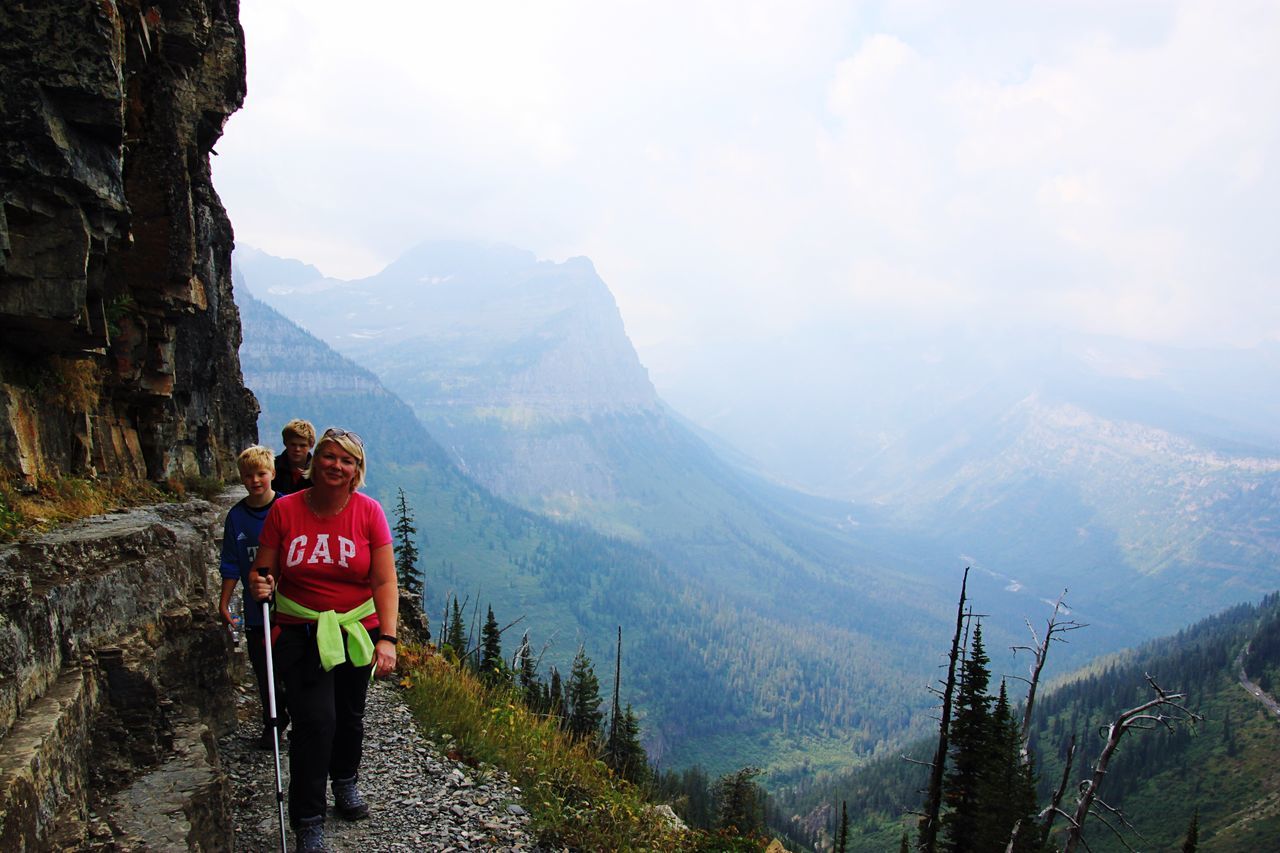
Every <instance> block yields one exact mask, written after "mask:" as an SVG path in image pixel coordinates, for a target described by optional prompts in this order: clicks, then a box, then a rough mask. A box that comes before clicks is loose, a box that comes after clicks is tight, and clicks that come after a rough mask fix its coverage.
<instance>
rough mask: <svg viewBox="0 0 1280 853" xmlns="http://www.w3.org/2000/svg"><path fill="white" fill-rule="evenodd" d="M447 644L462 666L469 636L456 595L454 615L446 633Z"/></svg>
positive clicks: (451, 615) (454, 598)
mask: <svg viewBox="0 0 1280 853" xmlns="http://www.w3.org/2000/svg"><path fill="white" fill-rule="evenodd" d="M445 644H446V645H448V646H449V648H451V649H452V650H453V654H454V656H455V657H456V658H457V659H458V663H459V664H461V663H462V662H463V658H464V656H465V655H466V653H467V634H466V627H465V625H464V623H463V621H462V605H460V604H459V603H458V597H457V596H456V595H455V596H454V597H453V613H452V614H450V616H449V628H448V630H447V631H446V632H445Z"/></svg>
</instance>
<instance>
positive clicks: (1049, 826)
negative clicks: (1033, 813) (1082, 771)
mask: <svg viewBox="0 0 1280 853" xmlns="http://www.w3.org/2000/svg"><path fill="white" fill-rule="evenodd" d="M1075 761H1076V736H1075V735H1074V734H1073V735H1071V739H1070V740H1069V741H1067V760H1066V762H1065V763H1064V765H1063V767H1062V779H1060V780H1059V781H1058V787H1057V789H1056V790H1055V791H1054V792H1053V798H1052V799H1050V800H1049V805H1047V806H1045V809H1044V811H1042V812H1040V820H1041V822H1042V823H1043V824H1044V837H1045V838H1048V837H1049V833H1050V832H1052V831H1053V822H1054V820H1055V819H1056V818H1057V816H1058V815H1059V814H1060V813H1061V809H1062V798H1063V797H1064V796H1066V793H1067V783H1068V782H1069V780H1070V779H1071V768H1072V767H1073V766H1074V765H1075Z"/></svg>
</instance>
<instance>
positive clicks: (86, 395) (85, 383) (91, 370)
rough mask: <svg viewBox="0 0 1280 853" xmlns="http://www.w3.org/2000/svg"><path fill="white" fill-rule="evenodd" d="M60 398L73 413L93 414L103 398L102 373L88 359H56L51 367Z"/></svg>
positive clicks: (95, 364) (95, 363)
mask: <svg viewBox="0 0 1280 853" xmlns="http://www.w3.org/2000/svg"><path fill="white" fill-rule="evenodd" d="M49 369H50V372H51V373H52V374H53V385H54V386H55V391H56V393H57V394H58V396H59V397H60V398H61V399H62V401H63V403H65V404H66V407H67V409H68V410H70V411H72V412H77V413H79V412H92V411H94V410H96V409H97V408H98V401H99V400H100V399H101V396H102V371H101V370H100V369H99V367H98V364H97V362H95V361H93V360H91V359H88V358H74V359H73V358H55V359H53V360H52V362H51V363H50V365H49Z"/></svg>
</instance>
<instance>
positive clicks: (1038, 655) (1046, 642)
mask: <svg viewBox="0 0 1280 853" xmlns="http://www.w3.org/2000/svg"><path fill="white" fill-rule="evenodd" d="M1069 612H1070V611H1069V610H1068V608H1067V591H1066V590H1065V589H1064V590H1063V591H1062V595H1059V596H1058V600H1057V601H1056V602H1055V603H1054V605H1053V613H1052V614H1050V616H1049V619H1048V622H1047V623H1046V625H1045V631H1044V636H1043V637H1041V636H1039V635H1038V634H1037V633H1036V629H1035V628H1034V627H1032V625H1031V620H1030V619H1028V620H1026V624H1027V630H1028V631H1030V632H1031V645H1029V646H1012V647H1011V648H1012V649H1013V654H1014V657H1017V655H1018V652H1020V651H1022V652H1030V653H1031V665H1030V667H1029V668H1028V671H1029V673H1030V676H1031V677H1030V678H1026V679H1024V678H1022V677H1021V676H1013V677H1014V678H1018V679H1019V680H1022V681H1026V682H1027V700H1026V705H1025V707H1024V708H1023V709H1022V732H1021V734H1022V747H1021V751H1020V753H1019V754H1020V757H1021V759H1022V763H1023V765H1024V766H1025V765H1026V764H1028V763H1029V762H1030V761H1031V714H1032V712H1033V711H1034V710H1035V706H1036V692H1037V691H1038V690H1039V689H1040V674H1041V673H1042V672H1044V664H1045V661H1046V660H1048V658H1049V647H1050V646H1051V645H1052V644H1053V643H1054V642H1060V643H1065V642H1067V640H1065V639H1063V638H1062V635H1063V634H1066V633H1068V632H1070V631H1075V630H1077V629H1079V628H1086V627H1088V626H1087V625H1086V624H1085V623H1083V622H1077V621H1076V620H1075V619H1059V618H1058V617H1059V616H1060V615H1062V614H1065V613H1069Z"/></svg>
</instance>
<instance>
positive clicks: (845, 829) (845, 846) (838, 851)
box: [834, 800, 849, 853]
mask: <svg viewBox="0 0 1280 853" xmlns="http://www.w3.org/2000/svg"><path fill="white" fill-rule="evenodd" d="M834 853H849V803H848V801H847V800H841V801H840V828H839V829H838V830H836V843H835V847H834Z"/></svg>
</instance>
